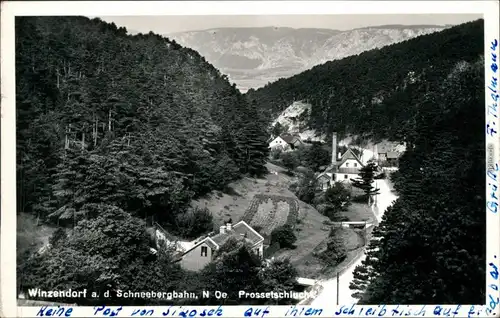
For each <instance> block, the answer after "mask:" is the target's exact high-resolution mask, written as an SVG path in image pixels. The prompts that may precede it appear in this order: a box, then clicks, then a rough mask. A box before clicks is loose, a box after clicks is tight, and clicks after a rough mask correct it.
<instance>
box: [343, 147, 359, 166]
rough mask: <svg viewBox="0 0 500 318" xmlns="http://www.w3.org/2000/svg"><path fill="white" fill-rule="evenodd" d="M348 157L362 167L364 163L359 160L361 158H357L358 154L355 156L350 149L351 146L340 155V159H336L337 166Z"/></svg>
mask: <svg viewBox="0 0 500 318" xmlns="http://www.w3.org/2000/svg"><path fill="white" fill-rule="evenodd" d="M348 159H354V160H356V161H357V162H358V163H359V164H360V165H361V167H364V164H363V163H362V162H361V160H360V159H359V158H358V156H356V154H355V153H354V152H353V151H352V149H351V148H347V151H346V152H345V153H344V154H343V155H342V158H340V161H337V166H341V165H342V164H344V162H346V161H347V160H348Z"/></svg>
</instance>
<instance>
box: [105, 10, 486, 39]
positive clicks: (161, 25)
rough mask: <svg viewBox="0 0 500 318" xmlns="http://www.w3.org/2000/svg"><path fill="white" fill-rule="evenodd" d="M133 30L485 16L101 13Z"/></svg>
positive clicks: (339, 26)
mask: <svg viewBox="0 0 500 318" xmlns="http://www.w3.org/2000/svg"><path fill="white" fill-rule="evenodd" d="M100 18H101V19H102V20H104V21H106V22H114V23H115V24H116V25H117V26H119V27H121V26H124V27H126V28H127V30H129V31H135V32H142V33H148V32H149V31H153V32H155V33H158V34H168V33H174V32H183V31H195V30H206V29H215V28H222V27H267V26H275V27H291V28H324V29H336V30H350V29H355V28H362V27H367V26H379V25H386V24H403V25H421V24H426V25H445V24H452V25H456V24H461V23H465V22H468V21H473V20H477V19H480V18H482V16H480V15H478V14H392V15H391V14H377V15H375V14H371V15H360V14H356V15H345V14H342V15H246V16H245V15H232V16H231V15H225V16H214V15H212V16H200V15H197V16H195V15H193V16H187V15H183V16H179V15H177V16H100Z"/></svg>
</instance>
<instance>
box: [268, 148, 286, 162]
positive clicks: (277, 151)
mask: <svg viewBox="0 0 500 318" xmlns="http://www.w3.org/2000/svg"><path fill="white" fill-rule="evenodd" d="M282 153H283V150H281V149H280V148H273V149H271V151H270V152H269V155H270V156H271V159H274V160H278V159H279V158H280V156H281V154H282Z"/></svg>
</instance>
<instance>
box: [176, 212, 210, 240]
mask: <svg viewBox="0 0 500 318" xmlns="http://www.w3.org/2000/svg"><path fill="white" fill-rule="evenodd" d="M176 225H177V228H176V229H175V232H176V234H178V235H179V236H181V237H184V238H196V237H199V236H200V235H201V234H204V233H208V232H210V231H212V230H213V227H214V224H213V217H212V213H210V211H209V210H208V209H207V208H198V207H195V208H194V209H192V210H190V211H188V212H186V213H182V214H179V215H177V217H176Z"/></svg>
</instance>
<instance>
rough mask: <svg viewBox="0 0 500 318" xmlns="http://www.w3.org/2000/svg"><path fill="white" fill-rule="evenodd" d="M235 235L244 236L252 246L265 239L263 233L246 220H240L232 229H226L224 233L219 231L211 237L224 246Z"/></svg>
mask: <svg viewBox="0 0 500 318" xmlns="http://www.w3.org/2000/svg"><path fill="white" fill-rule="evenodd" d="M234 236H236V237H237V238H240V237H242V236H244V237H245V238H246V239H247V240H248V241H249V243H250V244H251V245H252V246H253V245H256V244H258V243H260V242H262V241H264V237H262V235H260V234H259V233H258V232H257V231H255V230H254V229H253V228H252V227H251V226H250V225H248V224H247V223H246V222H245V221H239V222H238V223H236V224H234V225H233V226H232V228H231V230H230V231H227V230H226V232H225V233H224V234H222V233H219V234H216V235H214V236H212V237H211V238H212V240H213V241H214V242H215V243H216V244H217V245H218V246H222V245H224V243H226V242H227V240H228V239H229V238H230V237H234Z"/></svg>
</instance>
